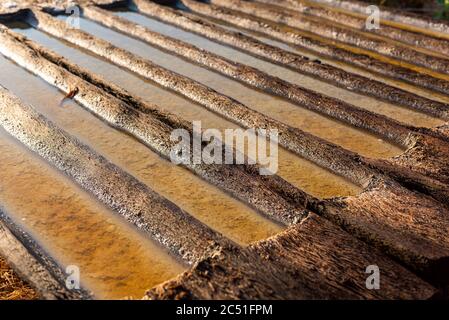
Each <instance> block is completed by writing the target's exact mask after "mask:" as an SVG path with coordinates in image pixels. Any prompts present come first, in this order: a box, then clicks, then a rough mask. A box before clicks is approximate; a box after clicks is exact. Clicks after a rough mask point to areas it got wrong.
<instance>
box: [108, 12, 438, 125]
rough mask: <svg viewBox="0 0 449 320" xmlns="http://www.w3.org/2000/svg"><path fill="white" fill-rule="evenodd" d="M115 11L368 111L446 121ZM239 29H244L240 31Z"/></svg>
mask: <svg viewBox="0 0 449 320" xmlns="http://www.w3.org/2000/svg"><path fill="white" fill-rule="evenodd" d="M116 14H117V15H118V16H120V17H123V18H126V19H128V20H130V21H133V22H135V23H138V24H141V25H143V26H145V27H148V28H149V29H150V30H152V31H156V32H159V33H161V34H164V35H166V36H170V37H173V38H176V39H179V40H182V41H186V42H188V43H190V44H193V45H195V46H197V47H200V48H204V49H207V50H208V51H211V52H213V53H216V54H218V55H221V56H223V57H225V58H227V59H230V60H235V61H238V62H240V63H243V64H246V65H250V66H252V67H255V68H257V69H259V70H262V71H264V72H266V73H268V74H271V75H274V76H277V77H279V78H281V79H283V80H286V81H289V82H291V83H294V84H298V85H300V86H303V87H305V88H307V89H310V90H314V91H317V92H320V93H322V94H326V95H329V96H333V97H338V98H339V99H341V100H343V101H346V102H348V103H351V104H353V105H355V106H358V107H360V108H365V109H367V110H369V111H373V112H376V113H380V114H383V115H386V116H388V117H391V118H393V119H396V120H399V121H402V122H404V123H407V124H411V125H415V126H423V127H434V126H437V125H440V124H442V123H444V120H441V119H437V118H434V117H431V116H429V115H426V114H424V113H420V112H417V111H414V110H411V109H407V108H404V107H401V106H398V105H392V104H390V103H387V102H383V101H380V100H376V99H374V98H371V97H367V96H363V95H360V94H357V93H353V92H350V91H348V90H345V89H342V88H338V87H336V86H333V85H331V84H328V83H326V82H323V81H319V80H317V79H314V78H312V77H310V76H306V75H302V74H300V73H298V72H294V71H292V70H289V69H287V68H284V67H281V66H277V65H274V64H272V63H269V62H266V61H263V60H261V59H257V58H255V57H252V56H250V55H248V54H245V53H242V52H240V51H238V50H236V49H233V48H230V47H227V46H224V45H220V44H218V43H216V42H214V41H211V40H208V39H206V38H204V37H201V36H199V35H196V34H194V33H191V32H187V31H184V30H182V29H180V28H177V27H174V26H171V25H168V24H166V23H163V22H160V21H157V20H155V19H152V18H149V17H146V16H143V15H140V14H138V13H134V12H122V11H119V12H117V13H116ZM234 31H235V30H234ZM239 32H241V30H239ZM314 59H317V57H314ZM280 107H282V106H280ZM289 110H290V109H287V110H285V111H283V112H282V111H279V113H280V116H279V117H282V115H283V114H284V113H286V112H288V111H289ZM281 120H282V118H281ZM303 125H304V124H301V125H300V126H299V127H303Z"/></svg>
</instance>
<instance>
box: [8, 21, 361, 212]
mask: <svg viewBox="0 0 449 320" xmlns="http://www.w3.org/2000/svg"><path fill="white" fill-rule="evenodd" d="M83 22H85V20H83ZM15 31H18V32H21V33H22V34H24V35H26V36H27V37H29V38H30V39H32V40H34V41H36V42H38V43H40V44H42V45H44V46H46V47H48V48H50V49H51V50H54V51H55V52H57V53H58V54H60V55H62V56H64V57H67V58H68V59H70V60H71V61H73V62H75V63H77V64H78V65H80V66H82V67H85V68H87V69H89V70H91V71H92V72H95V73H98V74H99V75H101V76H103V77H104V78H106V79H108V80H110V81H112V82H115V83H116V84H118V85H120V86H122V87H123V88H125V89H127V90H128V91H130V92H131V93H132V94H135V95H136V96H139V97H142V98H143V99H145V100H146V101H149V102H150V103H155V104H157V105H159V106H161V108H162V109H164V110H167V111H170V112H172V113H175V114H177V115H179V116H181V117H183V118H184V119H186V120H188V121H197V120H200V121H201V122H202V125H203V127H204V128H217V129H219V130H224V129H227V128H237V127H238V126H237V125H236V124H234V123H231V122H229V121H227V120H225V119H223V118H221V117H220V116H218V115H216V114H214V113H212V112H210V111H208V110H205V109H204V108H202V107H200V106H198V105H196V104H194V103H193V102H190V101H189V100H187V99H184V98H182V97H180V96H179V95H177V94H174V93H172V92H170V91H167V90H163V89H162V88H160V87H159V86H157V85H154V84H152V83H150V82H148V81H145V80H142V79H141V78H139V77H138V76H135V75H133V74H131V73H129V72H126V71H124V70H122V69H120V68H119V67H117V66H115V65H113V64H111V63H108V62H105V61H104V60H103V59H101V58H98V57H94V56H92V55H89V54H86V53H85V52H83V51H82V50H79V49H77V48H74V47H73V46H71V45H68V44H66V43H64V42H61V41H59V40H56V39H54V38H52V37H50V36H48V35H46V34H44V33H42V32H40V31H36V30H34V29H15ZM131 40H132V39H131ZM224 79H225V80H226V81H231V80H228V79H226V78H224ZM295 108H296V107H295ZM140 149H145V147H144V146H139V150H140ZM122 156H123V157H124V155H122ZM172 170H174V169H172ZM177 170H181V169H180V168H178V169H177ZM154 174H155V175H157V174H158V173H154ZM278 174H279V175H280V176H281V177H283V178H285V179H286V180H287V181H289V182H291V183H293V184H294V185H296V186H298V187H300V188H301V189H303V190H306V191H308V192H310V193H311V194H313V195H315V196H317V197H323V198H325V197H332V196H344V195H353V194H356V193H358V192H359V190H360V189H359V188H358V187H356V186H355V185H353V184H352V183H350V182H348V181H347V180H345V179H343V178H341V177H339V176H337V175H335V174H332V173H331V172H329V171H328V170H325V169H322V168H320V167H318V166H317V165H315V164H313V163H311V162H309V161H307V160H304V159H302V158H300V157H297V156H295V155H293V154H292V153H290V152H288V151H286V150H284V149H282V148H280V149H279V172H278ZM153 177H154V176H153ZM149 178H150V177H149ZM183 179H184V178H183ZM178 180H179V183H182V179H176V181H178ZM167 181H169V180H167ZM170 181H173V180H170ZM144 182H145V181H144ZM150 185H151V186H152V187H154V185H152V184H150ZM171 185H172V183H163V185H162V186H161V187H163V188H164V189H165V190H169V189H170V188H171ZM186 190H189V188H187V189H186ZM160 192H161V193H162V194H164V195H166V196H167V193H166V191H160ZM199 194H200V193H199ZM171 196H174V197H179V196H180V194H179V191H178V192H173V194H171ZM169 198H170V197H169ZM186 198H187V199H186V200H185V201H188V203H189V205H186V206H185V207H184V206H182V207H184V208H185V209H187V210H188V211H189V212H191V213H192V214H194V215H195V212H196V210H194V208H195V207H198V203H204V201H207V198H204V197H201V196H198V197H197V198H196V199H197V200H195V201H193V200H192V198H191V196H189V195H188V194H186ZM198 199H203V200H201V201H199V200H198ZM173 201H174V202H181V199H177V198H175V199H174V200H173ZM181 203H182V202H181ZM206 210H207V209H206ZM208 215H209V214H208ZM200 217H201V215H200ZM200 220H201V218H200Z"/></svg>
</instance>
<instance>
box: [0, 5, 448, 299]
mask: <svg viewBox="0 0 449 320" xmlns="http://www.w3.org/2000/svg"><path fill="white" fill-rule="evenodd" d="M75 4H76V5H77V6H76V7H75V6H74V2H73V1H67V2H64V1H62V2H61V1H58V2H57V3H52V1H51V0H40V1H26V0H23V1H18V0H16V1H15V2H8V3H7V4H6V3H4V4H1V6H2V7H0V8H1V9H0V22H1V24H0V68H1V70H2V72H1V73H2V75H0V141H1V143H0V154H1V155H0V172H1V173H0V256H1V257H3V258H4V259H6V261H8V263H9V264H10V265H11V267H12V268H13V269H14V270H15V271H16V272H17V273H18V274H19V275H20V277H21V278H22V279H23V280H25V281H26V282H27V283H29V284H30V286H31V287H33V288H34V289H35V290H36V292H37V293H38V294H39V296H40V297H41V298H43V299H103V298H125V297H132V298H142V297H144V298H147V299H181V298H186V299H431V298H444V297H445V294H446V295H447V287H448V285H449V232H448V231H449V200H448V199H449V166H448V163H449V125H448V123H447V121H448V120H449V96H448V93H449V73H448V72H449V24H447V23H445V22H442V21H434V20H431V19H427V18H422V17H419V16H411V15H409V14H406V13H403V12H399V11H393V10H391V9H386V8H380V25H379V28H375V29H371V28H369V29H367V27H366V26H367V24H366V20H367V16H366V12H365V8H366V6H367V5H366V3H361V2H358V1H353V0H315V1H306V0H281V1H274V0H248V1H244V0H210V1H208V3H204V2H201V1H195V0H182V1H147V0H133V1H119V0H94V1H84V0H79V1H75ZM78 13H79V16H78ZM64 96H65V97H66V98H69V99H65V100H64V101H65V103H64V104H61V103H60V101H61V99H63V98H64ZM194 120H196V121H202V123H203V124H204V129H206V128H216V129H218V130H219V131H220V130H225V129H227V128H240V129H265V130H277V132H278V134H279V137H278V142H279V171H278V172H277V173H276V174H274V175H261V174H260V170H259V169H260V166H259V165H253V164H235V165H226V164H214V163H213V164H207V163H201V164H198V163H195V162H192V161H190V162H186V163H184V164H182V165H174V164H173V163H171V162H170V154H171V151H172V150H173V148H174V147H175V145H176V143H177V142H176V141H174V140H173V139H171V134H172V132H173V131H174V130H176V129H184V130H187V132H189V134H192V121H194ZM223 150H225V148H223ZM223 152H225V151H223ZM237 152H239V151H237ZM242 152H245V151H244V150H242ZM234 156H235V155H234ZM370 270H378V271H379V274H380V287H372V286H370V281H371V280H370V279H371V278H370V275H371V274H370ZM78 280H79V281H80V283H78V282H77V281H78ZM78 284H79V285H78ZM445 292H446V293H445ZM446 298H447V297H446Z"/></svg>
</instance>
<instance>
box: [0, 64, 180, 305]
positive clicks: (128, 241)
mask: <svg viewBox="0 0 449 320" xmlns="http://www.w3.org/2000/svg"><path fill="white" fill-rule="evenodd" d="M7 63H8V62H7ZM0 65H1V66H2V70H3V72H2V78H4V77H9V78H11V79H12V80H16V81H17V80H18V78H17V77H20V76H21V75H20V74H18V73H16V72H14V73H12V72H9V71H11V70H10V69H8V68H7V67H6V66H5V61H4V60H3V58H0ZM28 77H31V76H28ZM2 80H3V79H2ZM22 80H24V79H23V78H22ZM1 82H2V83H3V81H1ZM24 82H25V83H27V84H28V85H29V88H30V89H31V88H34V89H40V88H39V87H38V86H33V82H32V81H24ZM34 94H35V95H39V96H41V98H42V97H44V95H45V93H43V92H42V91H40V90H36V91H34ZM54 97H58V95H57V94H55V95H54ZM0 203H1V204H2V206H3V208H4V210H5V211H6V212H7V214H8V215H9V216H11V218H12V219H13V220H15V222H16V223H18V224H19V225H22V226H23V227H24V228H25V230H27V232H29V233H30V234H31V235H32V236H33V238H34V239H35V240H37V241H38V243H39V244H40V245H42V246H43V247H44V248H45V249H46V250H47V251H48V252H49V253H50V254H51V255H52V257H54V258H55V259H56V260H57V261H58V263H60V264H61V265H62V266H63V267H64V268H65V267H67V266H69V265H73V266H77V267H78V268H79V271H80V280H81V284H82V285H83V286H84V287H85V288H87V289H89V290H91V291H93V293H94V295H95V297H96V298H99V299H120V298H125V297H131V296H132V297H134V298H140V297H142V296H143V294H144V293H145V291H146V290H147V289H149V288H151V287H153V286H155V285H157V284H159V283H161V282H163V281H166V280H169V279H170V278H173V277H175V276H176V275H177V274H179V273H181V272H182V271H183V270H184V269H186V266H184V265H183V264H181V263H180V262H178V261H177V260H176V259H175V258H173V257H171V256H170V255H169V254H168V253H167V252H166V251H165V250H164V249H162V248H160V247H159V246H158V245H157V244H155V243H154V242H153V241H151V240H149V239H148V237H146V236H144V235H143V234H141V233H140V232H138V231H137V230H136V229H135V228H134V227H132V226H131V225H129V224H128V223H126V222H125V221H124V220H122V219H121V218H119V217H117V216H116V214H114V213H113V212H111V211H110V210H109V209H107V208H106V207H104V206H103V205H102V204H100V203H99V202H98V201H97V200H96V199H94V198H93V197H92V196H91V195H89V194H88V193H86V192H85V191H84V190H82V189H81V188H80V187H78V186H77V185H75V184H74V183H73V182H72V181H70V179H69V178H67V177H66V176H64V175H63V174H61V173H59V171H57V170H56V169H55V168H53V167H51V166H50V165H49V164H47V163H46V162H45V161H43V160H42V159H40V158H39V157H37V156H36V155H35V154H33V153H32V152H31V151H29V150H28V149H27V148H26V147H25V146H23V145H21V144H20V143H18V142H17V141H16V140H15V139H14V138H12V137H11V136H9V134H7V133H6V132H5V131H4V130H3V129H0Z"/></svg>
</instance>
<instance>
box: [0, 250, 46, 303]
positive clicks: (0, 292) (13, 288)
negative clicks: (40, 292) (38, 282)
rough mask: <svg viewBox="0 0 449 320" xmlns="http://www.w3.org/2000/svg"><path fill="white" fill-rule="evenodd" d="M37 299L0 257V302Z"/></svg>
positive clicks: (33, 292)
mask: <svg viewBox="0 0 449 320" xmlns="http://www.w3.org/2000/svg"><path fill="white" fill-rule="evenodd" d="M32 299H37V294H36V292H35V291H34V290H33V289H32V288H30V287H29V286H28V285H27V284H25V283H24V282H23V281H22V280H20V278H19V277H18V276H17V275H16V274H15V272H14V271H13V270H12V269H11V268H10V267H9V266H8V265H7V264H6V261H5V260H3V259H2V258H1V257H0V300H32Z"/></svg>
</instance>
